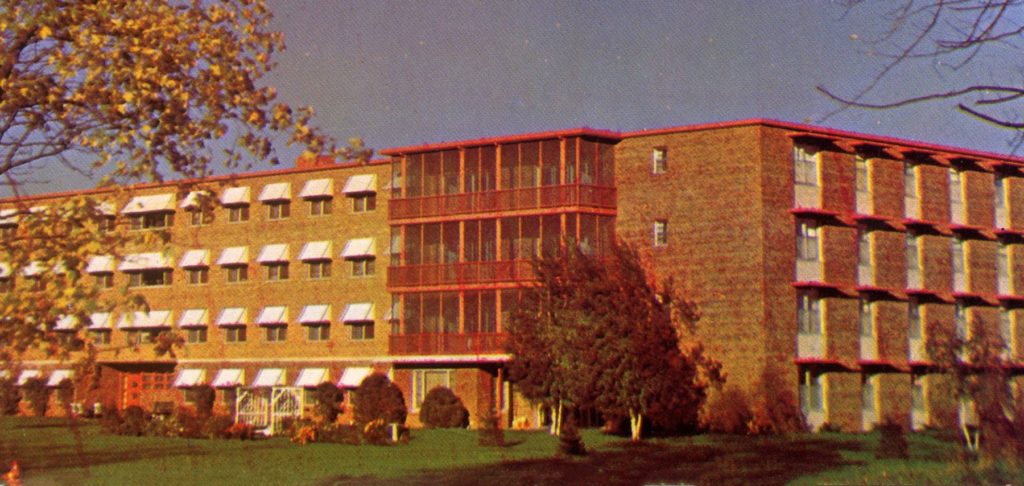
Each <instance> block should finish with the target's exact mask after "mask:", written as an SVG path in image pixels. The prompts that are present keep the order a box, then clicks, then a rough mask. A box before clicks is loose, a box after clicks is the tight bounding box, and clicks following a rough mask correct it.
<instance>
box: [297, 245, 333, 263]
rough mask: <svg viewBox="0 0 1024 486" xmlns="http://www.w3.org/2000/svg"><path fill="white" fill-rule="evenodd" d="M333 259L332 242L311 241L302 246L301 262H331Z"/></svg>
mask: <svg viewBox="0 0 1024 486" xmlns="http://www.w3.org/2000/svg"><path fill="white" fill-rule="evenodd" d="M330 259H331V242H330V241H310V242H309V243H306V244H305V245H302V251H300V252H299V260H302V261H304V262H307V261H313V260H330Z"/></svg>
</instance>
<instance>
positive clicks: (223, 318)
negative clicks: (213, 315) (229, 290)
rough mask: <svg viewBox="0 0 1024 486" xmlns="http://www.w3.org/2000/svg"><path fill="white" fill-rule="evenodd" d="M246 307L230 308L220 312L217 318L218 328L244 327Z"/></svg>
mask: <svg viewBox="0 0 1024 486" xmlns="http://www.w3.org/2000/svg"><path fill="white" fill-rule="evenodd" d="M245 314H246V311H245V307H228V308H226V309H224V310H222V311H220V316H218V317H217V325H218V326H244V325H245V324H246V320H247V319H246V316H245Z"/></svg>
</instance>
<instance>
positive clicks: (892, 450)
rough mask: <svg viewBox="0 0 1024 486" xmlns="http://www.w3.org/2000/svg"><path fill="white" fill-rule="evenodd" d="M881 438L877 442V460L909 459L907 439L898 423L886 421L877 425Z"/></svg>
mask: <svg viewBox="0 0 1024 486" xmlns="http://www.w3.org/2000/svg"><path fill="white" fill-rule="evenodd" d="M878 430H879V431H880V432H881V433H882V436H881V437H880V438H879V440H878V450H877V451H875V457H876V458H878V459H906V458H908V457H909V452H908V450H907V437H906V434H905V433H904V431H903V426H902V425H900V424H899V423H897V422H895V421H892V420H886V421H885V422H883V423H881V424H879V425H878Z"/></svg>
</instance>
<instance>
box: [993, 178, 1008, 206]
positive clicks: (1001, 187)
mask: <svg viewBox="0 0 1024 486" xmlns="http://www.w3.org/2000/svg"><path fill="white" fill-rule="evenodd" d="M995 185H996V209H1006V178H1005V177H1003V176H1001V175H997V176H996V178H995Z"/></svg>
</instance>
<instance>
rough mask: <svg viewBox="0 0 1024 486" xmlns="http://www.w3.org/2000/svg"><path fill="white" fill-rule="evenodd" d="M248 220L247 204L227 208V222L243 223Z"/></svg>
mask: <svg viewBox="0 0 1024 486" xmlns="http://www.w3.org/2000/svg"><path fill="white" fill-rule="evenodd" d="M245 221H249V206H248V205H242V206H231V207H229V208H228V222H229V223H243V222H245Z"/></svg>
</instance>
